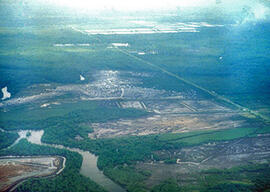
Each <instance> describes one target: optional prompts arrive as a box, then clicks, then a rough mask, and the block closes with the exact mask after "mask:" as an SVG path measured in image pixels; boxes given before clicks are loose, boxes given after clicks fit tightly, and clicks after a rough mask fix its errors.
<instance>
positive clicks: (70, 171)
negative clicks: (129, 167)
mask: <svg viewBox="0 0 270 192" xmlns="http://www.w3.org/2000/svg"><path fill="white" fill-rule="evenodd" d="M5 155H18V156H35V155H36V156H37V155H49V156H51V155H58V156H64V157H66V159H67V161H66V167H65V169H64V170H63V172H62V173H61V174H60V175H58V176H55V177H51V178H31V179H28V180H27V181H25V182H24V183H23V184H22V185H20V186H19V187H18V188H17V189H16V191H23V192H29V191H33V192H37V191H46V192H47V191H70V192H74V191H92V192H105V190H104V189H103V188H101V187H100V186H98V185H97V184H96V183H94V182H93V181H91V180H90V179H89V178H87V177H84V176H82V175H81V174H80V173H79V172H80V167H81V164H82V156H81V155H79V154H78V153H75V152H71V151H68V150H64V149H56V148H53V147H47V146H40V145H34V144H30V143H29V142H27V140H25V139H23V140H21V141H20V142H19V143H18V144H17V145H15V146H13V147H11V148H10V149H8V150H5V151H0V156H5Z"/></svg>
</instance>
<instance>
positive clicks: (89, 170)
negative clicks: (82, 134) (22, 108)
mask: <svg viewBox="0 0 270 192" xmlns="http://www.w3.org/2000/svg"><path fill="white" fill-rule="evenodd" d="M27 133H30V135H28V134H27ZM18 134H19V138H18V139H17V140H16V141H15V142H14V143H13V144H12V145H11V146H14V145H16V144H17V143H18V142H19V141H20V140H21V139H23V138H26V139H27V140H28V141H29V142H30V143H33V144H38V145H44V146H50V147H55V148H59V149H66V150H69V151H73V152H77V153H79V154H81V155H82V157H83V162H82V166H81V170H80V173H81V174H82V175H84V176H86V177H88V178H90V179H91V180H93V181H95V182H96V183H97V184H99V185H100V186H102V187H104V188H105V189H106V190H107V191H110V192H126V190H125V189H123V188H122V187H121V186H120V185H118V184H116V183H114V182H113V181H112V180H110V179H109V178H108V177H106V176H105V175H104V174H103V172H102V171H100V170H99V169H98V167H97V159H98V157H97V156H95V155H94V154H92V153H90V152H88V151H83V150H80V149H77V148H69V147H65V146H63V145H51V144H46V143H42V142H41V138H42V136H43V134H44V131H43V130H40V131H33V130H20V131H18ZM11 146H9V147H11Z"/></svg>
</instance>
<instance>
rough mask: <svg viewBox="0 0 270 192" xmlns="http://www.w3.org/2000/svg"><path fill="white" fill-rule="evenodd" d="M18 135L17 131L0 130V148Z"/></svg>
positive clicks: (10, 143)
mask: <svg viewBox="0 0 270 192" xmlns="http://www.w3.org/2000/svg"><path fill="white" fill-rule="evenodd" d="M18 137H19V135H18V134H17V133H10V132H1V131H0V150H1V149H4V148H7V147H8V146H10V145H12V144H13V143H14V142H15V141H16V139H17V138H18Z"/></svg>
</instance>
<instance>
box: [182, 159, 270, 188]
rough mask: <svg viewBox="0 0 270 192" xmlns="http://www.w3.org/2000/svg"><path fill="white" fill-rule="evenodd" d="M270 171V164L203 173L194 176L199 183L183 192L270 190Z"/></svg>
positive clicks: (188, 186)
mask: <svg viewBox="0 0 270 192" xmlns="http://www.w3.org/2000/svg"><path fill="white" fill-rule="evenodd" d="M269 171H270V166H269V164H250V165H245V166H238V167H233V168H231V169H224V170H219V169H211V170H207V171H202V172H200V174H199V175H198V174H197V175H194V177H195V178H197V183H196V184H193V185H185V186H183V191H203V192H207V191H211V192H214V191H222V192H225V191H226V192H228V191H235V192H242V191H243V192H244V191H247V192H251V191H255V192H261V191H265V190H267V189H270V180H269Z"/></svg>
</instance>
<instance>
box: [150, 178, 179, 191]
mask: <svg viewBox="0 0 270 192" xmlns="http://www.w3.org/2000/svg"><path fill="white" fill-rule="evenodd" d="M151 192H181V188H180V187H179V185H178V184H177V181H176V180H175V179H168V180H166V181H163V182H162V183H160V184H159V185H156V186H154V187H153V189H152V190H151Z"/></svg>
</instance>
